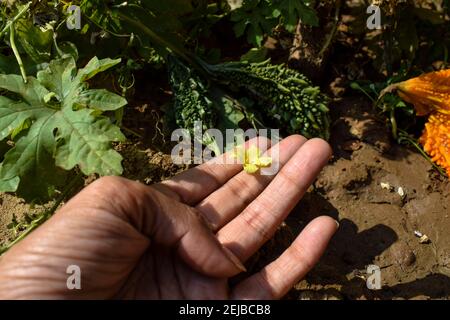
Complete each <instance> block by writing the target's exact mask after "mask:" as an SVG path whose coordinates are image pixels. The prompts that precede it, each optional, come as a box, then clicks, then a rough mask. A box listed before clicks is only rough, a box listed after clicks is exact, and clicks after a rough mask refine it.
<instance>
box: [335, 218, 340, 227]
mask: <svg viewBox="0 0 450 320" xmlns="http://www.w3.org/2000/svg"><path fill="white" fill-rule="evenodd" d="M334 222H336V225H337V228H338V229H339V227H340V224H339V221H337V220H334Z"/></svg>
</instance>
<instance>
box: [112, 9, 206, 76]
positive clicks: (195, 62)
mask: <svg viewBox="0 0 450 320" xmlns="http://www.w3.org/2000/svg"><path fill="white" fill-rule="evenodd" d="M117 16H118V17H119V18H120V19H121V20H123V21H125V22H127V23H129V24H131V25H133V26H135V27H137V28H139V29H140V30H141V31H142V32H144V33H145V34H146V35H147V36H149V38H150V39H151V41H152V42H154V43H155V44H157V45H159V46H161V47H163V48H165V49H166V50H167V51H169V52H170V53H173V54H175V55H177V56H178V57H179V58H181V59H183V60H184V61H185V62H187V63H189V64H190V65H192V66H193V67H195V69H197V71H199V72H200V73H202V74H203V75H205V74H208V69H207V68H206V67H205V65H204V62H203V61H201V60H200V58H198V57H196V56H195V55H194V54H192V53H190V52H189V51H187V50H186V49H184V48H182V47H179V46H177V45H175V44H174V43H171V42H169V41H167V40H165V39H163V38H162V37H160V36H159V35H158V34H157V33H156V32H154V31H153V30H152V29H150V28H149V27H147V26H146V25H145V24H143V23H142V22H140V21H139V20H137V19H133V18H131V17H129V16H128V15H126V14H124V13H122V12H117Z"/></svg>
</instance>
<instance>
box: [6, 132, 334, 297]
mask: <svg viewBox="0 0 450 320" xmlns="http://www.w3.org/2000/svg"><path fill="white" fill-rule="evenodd" d="M253 143H257V142H253ZM279 150H280V151H279V159H280V167H281V169H280V171H279V173H278V174H277V175H276V176H262V175H249V174H247V173H245V172H244V171H242V166H241V165H224V164H217V163H206V164H204V165H201V166H198V167H196V168H194V169H191V170H189V171H186V172H184V173H182V174H180V175H178V176H176V177H174V178H173V179H171V180H168V181H165V182H162V183H160V184H156V185H153V186H151V187H148V186H145V185H142V184H140V183H137V182H132V181H129V180H126V179H123V178H116V177H107V178H102V179H99V180H97V181H96V182H94V183H92V184H91V185H90V186H88V187H87V188H85V189H84V190H83V191H82V192H80V193H79V194H78V195H77V196H75V197H74V198H73V199H72V200H70V201H69V202H68V203H67V204H66V205H65V206H64V207H63V208H62V209H60V210H59V211H58V212H57V213H56V214H55V215H54V216H53V217H52V218H51V219H50V220H49V221H47V222H46V223H45V224H44V225H42V226H41V227H40V228H38V229H37V230H36V231H34V232H33V233H32V234H30V235H29V236H28V237H27V238H26V239H24V240H22V241H21V242H19V243H18V244H17V245H15V246H14V247H13V248H12V249H11V250H10V251H8V252H7V253H6V254H5V255H4V256H2V257H0V298H3V299H19V298H20V299H66V298H78V299H104V298H129V299H134V298H137V299H227V298H232V299H278V298H281V297H282V296H283V295H285V294H286V293H287V292H288V291H289V290H290V289H291V287H292V286H293V285H295V284H296V283H297V282H298V281H299V280H300V279H302V278H303V277H304V276H305V275H306V273H307V272H308V271H309V270H310V269H311V268H312V267H313V266H314V265H315V264H316V263H317V261H318V260H319V258H320V256H321V255H322V253H323V252H324V250H325V248H326V246H327V244H328V242H329V240H330V238H331V237H332V235H333V234H334V233H335V231H336V230H337V224H336V222H335V221H334V220H333V219H331V218H329V217H320V218H317V219H315V220H313V221H312V222H311V223H310V224H309V225H308V226H307V227H305V229H304V230H303V231H302V233H301V234H300V235H299V236H298V238H297V239H296V240H295V241H294V243H293V244H292V245H291V246H290V247H289V248H288V249H287V250H286V251H285V252H284V253H283V254H282V255H281V256H280V257H279V258H278V259H277V260H275V261H274V262H272V263H271V264H269V265H267V266H266V267H265V268H263V270H261V271H260V272H258V273H256V274H254V275H251V276H249V277H248V278H246V279H244V280H243V281H242V282H240V283H238V284H237V285H236V286H234V287H232V288H230V287H229V285H228V279H229V278H230V277H233V276H235V275H237V274H238V273H240V272H242V271H244V268H243V266H242V264H241V263H245V261H246V260H247V259H249V258H250V257H251V256H252V255H253V254H254V253H255V252H256V251H257V250H258V249H259V248H260V247H261V246H262V245H263V244H264V243H265V242H266V241H267V240H268V239H270V238H271V237H272V236H273V235H274V233H275V232H276V230H277V227H278V226H279V225H280V224H281V223H282V221H283V220H284V219H285V218H286V217H287V215H288V214H289V212H290V211H291V210H292V209H293V208H294V207H295V205H296V204H297V203H298V201H299V200H300V199H301V198H302V196H303V195H304V193H305V192H306V190H307V188H308V187H309V186H310V184H311V183H312V182H313V181H314V179H315V178H316V176H317V174H318V173H319V172H320V170H321V169H322V167H323V166H324V165H325V164H326V163H327V161H328V159H329V157H330V154H331V150H330V148H329V146H328V145H327V144H326V143H325V142H324V141H322V140H319V139H313V140H309V141H306V139H304V138H303V137H300V136H291V137H289V138H287V139H285V140H283V141H281V142H280V148H279ZM270 152H271V150H269V151H268V153H269V155H270ZM224 156H227V155H224ZM70 265H76V266H79V267H80V270H81V286H82V287H81V290H69V289H68V288H67V285H66V283H67V278H68V276H69V275H68V274H67V273H66V269H67V267H68V266H70Z"/></svg>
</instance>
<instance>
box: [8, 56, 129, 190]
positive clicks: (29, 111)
mask: <svg viewBox="0 0 450 320" xmlns="http://www.w3.org/2000/svg"><path fill="white" fill-rule="evenodd" d="M119 61H120V60H111V59H104V60H98V59H97V58H94V59H92V60H91V61H90V62H89V63H88V64H87V66H86V67H85V68H82V69H80V70H78V72H77V70H76V65H75V60H74V59H73V58H72V57H64V58H62V59H58V60H53V61H51V63H50V64H49V66H48V68H47V69H46V70H43V71H41V72H39V73H38V75H37V78H34V77H29V78H28V82H27V83H24V82H23V81H22V79H21V77H20V76H18V75H0V88H2V89H4V90H6V91H8V93H7V96H0V141H1V140H5V139H6V138H8V137H9V139H13V140H15V141H14V146H13V147H12V148H10V149H9V150H8V151H7V152H6V154H5V155H4V158H3V161H2V163H1V164H0V192H14V191H19V192H21V194H23V195H26V196H28V197H31V198H33V197H34V198H36V197H37V198H45V197H46V196H48V190H50V189H51V188H52V187H54V186H59V185H61V183H63V179H64V178H65V174H64V173H63V171H62V169H64V170H72V169H73V168H75V167H76V166H78V167H79V168H80V170H81V171H82V172H83V173H84V174H86V175H89V174H93V173H97V174H100V175H120V174H121V173H122V166H121V160H122V158H121V156H120V154H118V153H117V152H116V151H115V150H114V149H113V148H112V144H111V143H112V142H118V141H124V140H125V137H124V135H123V134H122V133H121V132H120V129H119V128H118V127H117V126H115V125H113V124H112V123H111V121H110V119H109V118H107V117H104V116H102V115H101V113H102V112H103V111H109V110H117V109H120V108H122V107H123V106H124V105H125V104H126V101H125V99H123V98H122V97H120V96H118V95H115V94H113V93H110V92H108V91H106V90H88V89H87V87H88V86H87V84H86V83H85V81H86V80H88V79H90V78H92V77H93V76H95V75H96V74H98V73H99V72H102V71H104V70H106V69H108V68H110V67H112V66H114V65H116V64H117V63H119Z"/></svg>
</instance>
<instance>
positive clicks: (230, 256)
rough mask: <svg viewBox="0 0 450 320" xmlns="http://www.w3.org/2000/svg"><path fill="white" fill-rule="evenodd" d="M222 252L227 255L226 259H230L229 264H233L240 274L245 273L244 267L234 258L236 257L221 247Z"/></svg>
mask: <svg viewBox="0 0 450 320" xmlns="http://www.w3.org/2000/svg"><path fill="white" fill-rule="evenodd" d="M223 251H224V252H225V254H226V255H227V257H228V259H230V261H231V262H233V264H234V265H235V266H236V267H237V268H238V269H239V270H241V271H242V272H247V269H246V268H245V267H244V265H243V264H242V262H241V261H240V260H239V258H238V257H236V255H235V254H234V253H233V252H231V251H230V250H229V249H228V248H226V247H223Z"/></svg>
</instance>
